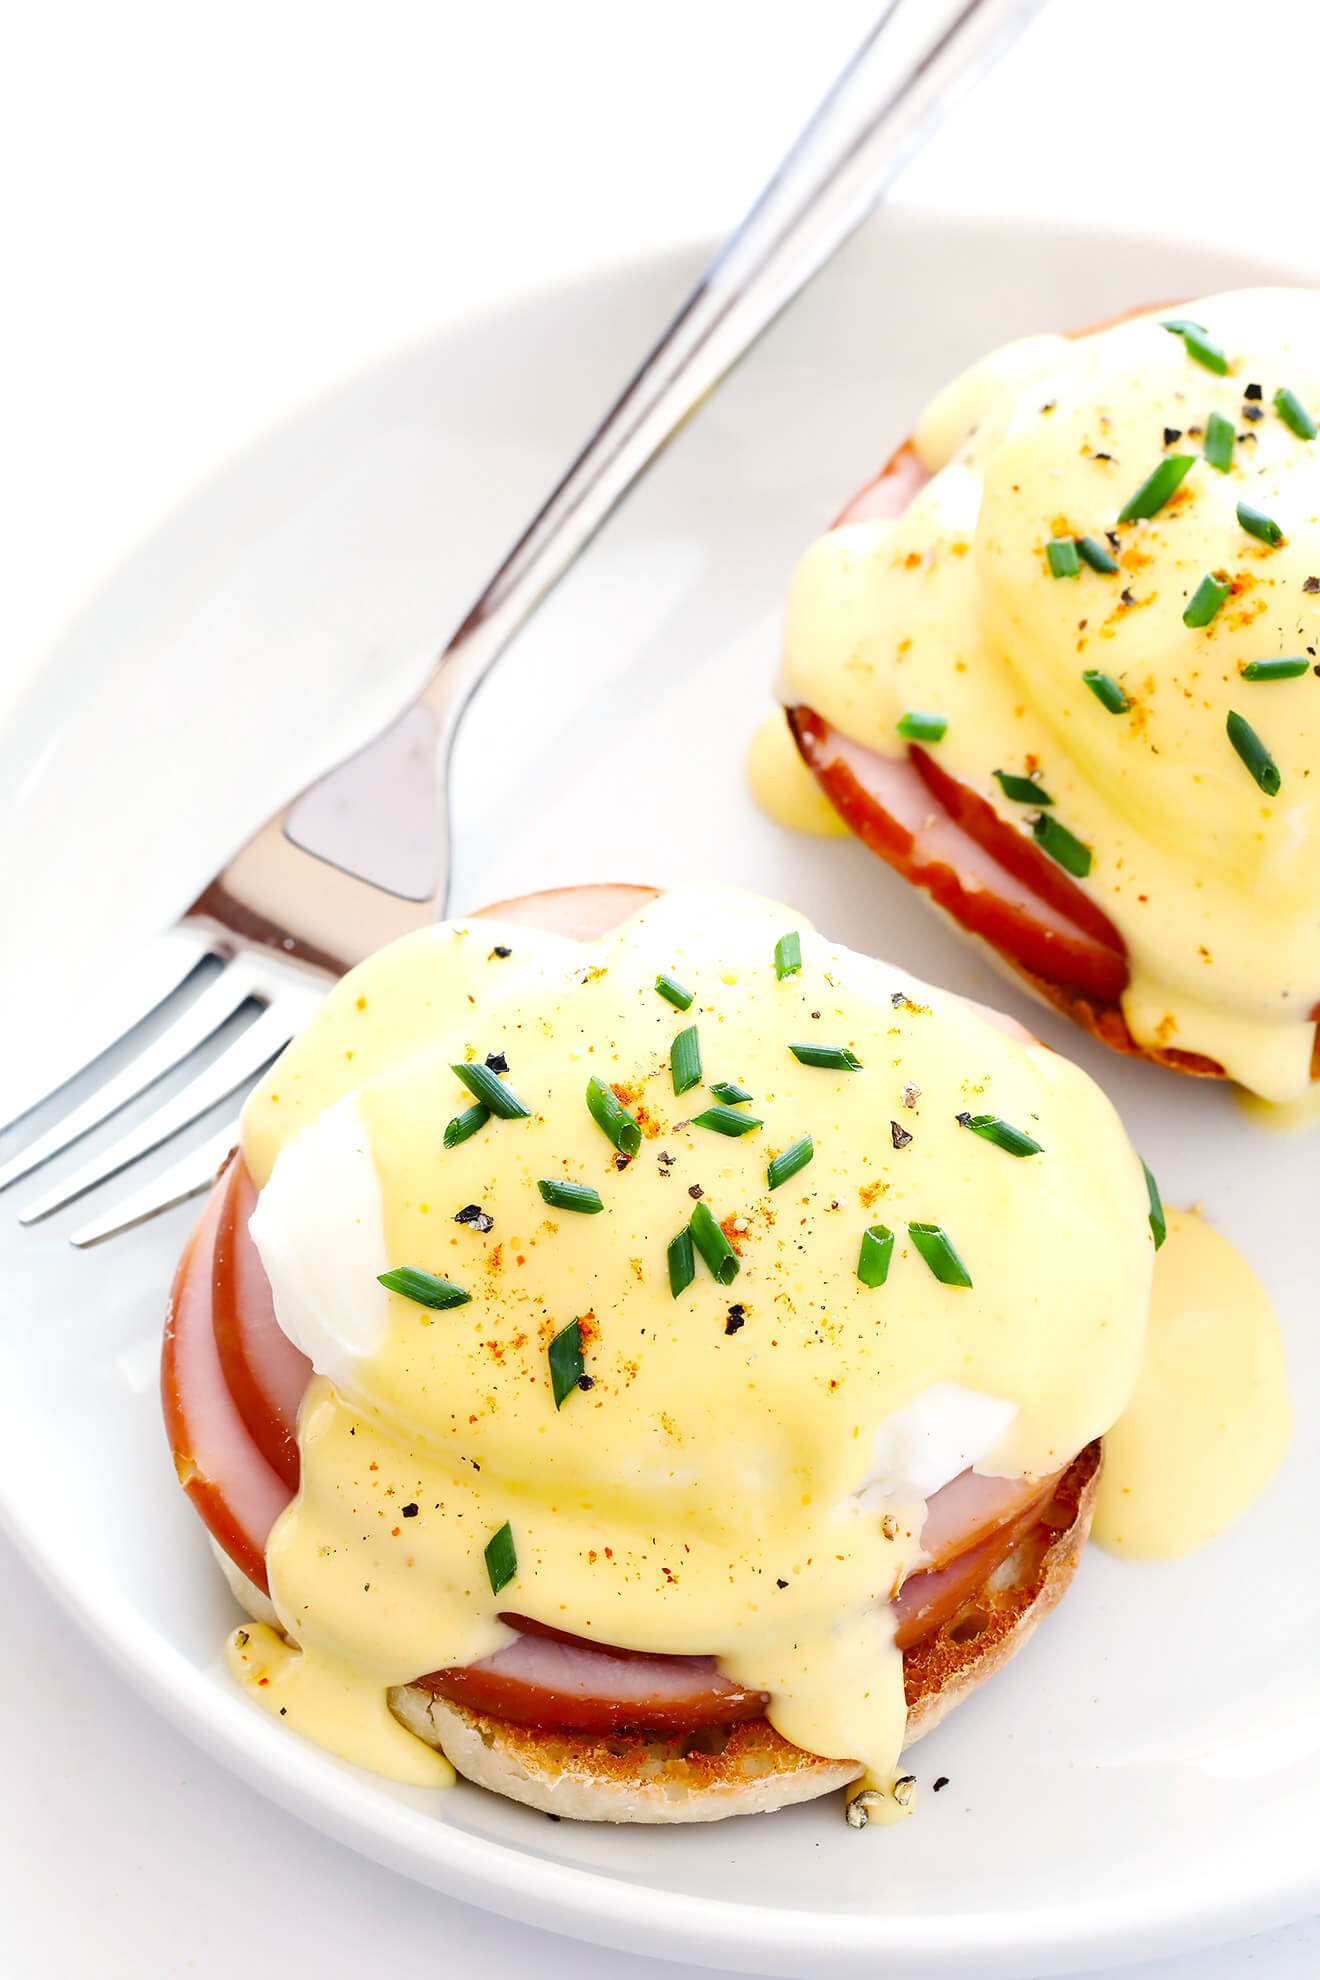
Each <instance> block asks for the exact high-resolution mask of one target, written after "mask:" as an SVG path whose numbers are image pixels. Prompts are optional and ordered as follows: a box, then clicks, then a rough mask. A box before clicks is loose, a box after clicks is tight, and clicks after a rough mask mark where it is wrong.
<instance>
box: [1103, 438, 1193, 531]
mask: <svg viewBox="0 0 1320 1980" xmlns="http://www.w3.org/2000/svg"><path fill="white" fill-rule="evenodd" d="M1195 465H1196V456H1195V454H1166V455H1165V456H1164V459H1163V460H1162V461H1161V462H1160V464H1159V466H1158V467H1157V468H1156V469H1155V471H1154V473H1153V474H1148V475H1147V476H1146V479H1145V480H1144V481H1143V482H1142V484H1141V486H1140V488H1138V490H1137V492H1136V494H1135V495H1131V496H1129V497H1128V499H1127V501H1126V502H1125V503H1124V504H1123V506H1122V508H1121V509H1120V510H1119V512H1118V520H1119V521H1120V522H1121V523H1123V522H1145V521H1146V520H1147V519H1148V518H1149V517H1151V516H1157V515H1158V514H1159V512H1160V510H1161V509H1162V508H1163V507H1164V504H1165V503H1166V502H1167V501H1168V500H1169V497H1170V496H1171V495H1173V494H1174V493H1175V491H1176V490H1177V489H1178V488H1179V487H1181V485H1182V479H1183V476H1184V475H1185V474H1186V473H1187V471H1188V469H1189V468H1191V467H1194V466H1195Z"/></svg>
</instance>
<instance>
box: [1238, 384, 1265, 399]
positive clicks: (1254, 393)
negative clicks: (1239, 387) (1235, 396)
mask: <svg viewBox="0 0 1320 1980" xmlns="http://www.w3.org/2000/svg"><path fill="white" fill-rule="evenodd" d="M1242 396H1243V398H1244V399H1259V398H1260V396H1261V390H1260V386H1259V385H1248V386H1247V389H1246V391H1245V392H1244V393H1243V394H1242Z"/></svg>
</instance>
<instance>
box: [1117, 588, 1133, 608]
mask: <svg viewBox="0 0 1320 1980" xmlns="http://www.w3.org/2000/svg"><path fill="white" fill-rule="evenodd" d="M1118 602H1119V604H1120V605H1135V604H1136V602H1137V601H1136V599H1135V598H1134V597H1133V596H1132V587H1131V586H1130V585H1126V586H1124V588H1123V590H1122V591H1120V592H1119V594H1118Z"/></svg>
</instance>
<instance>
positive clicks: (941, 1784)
mask: <svg viewBox="0 0 1320 1980" xmlns="http://www.w3.org/2000/svg"><path fill="white" fill-rule="evenodd" d="M948 1785H949V1777H948V1775H947V1774H941V1775H940V1777H939V1779H938V1780H934V1781H932V1782H931V1784H930V1791H931V1793H932V1794H938V1793H939V1791H940V1789H941V1788H946V1787H947V1786H948Z"/></svg>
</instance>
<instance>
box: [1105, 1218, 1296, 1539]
mask: <svg viewBox="0 0 1320 1980" xmlns="http://www.w3.org/2000/svg"><path fill="white" fill-rule="evenodd" d="M1167 1219H1168V1237H1167V1240H1166V1242H1165V1244H1164V1245H1163V1247H1162V1248H1161V1250H1160V1253H1159V1256H1158V1258H1157V1259H1156V1262H1155V1285H1154V1291H1153V1294H1152V1298H1151V1313H1150V1331H1149V1333H1148V1335H1147V1339H1146V1353H1145V1358H1144V1360H1143V1362H1142V1368H1141V1374H1140V1377H1139V1378H1138V1381H1137V1386H1136V1389H1135V1391H1134V1393H1133V1396H1132V1399H1131V1401H1130V1402H1129V1403H1128V1405H1127V1408H1126V1409H1125V1410H1124V1411H1123V1414H1122V1415H1121V1416H1120V1417H1119V1419H1118V1422H1117V1423H1116V1424H1115V1425H1114V1427H1113V1429H1112V1430H1111V1431H1110V1432H1109V1435H1108V1436H1107V1437H1106V1439H1105V1466H1104V1470H1103V1472H1102V1473H1101V1478H1100V1496H1099V1500H1098V1503H1097V1506H1096V1514H1095V1523H1094V1525H1093V1527H1092V1532H1093V1533H1094V1536H1095V1538H1096V1539H1097V1540H1098V1541H1099V1542H1100V1544H1101V1545H1102V1546H1104V1547H1107V1548H1108V1549H1109V1550H1110V1551H1111V1552H1113V1553H1116V1554H1127V1555H1130V1556H1132V1557H1133V1558H1135V1559H1138V1560H1164V1559H1168V1558H1169V1557H1171V1556H1174V1555H1180V1554H1188V1553H1192V1552H1194V1551H1195V1550H1196V1549H1197V1548H1199V1547H1203V1546H1205V1545H1206V1544H1207V1542H1208V1541H1211V1540H1213V1539H1214V1538H1215V1536H1216V1535H1217V1534H1219V1533H1222V1531H1223V1530H1224V1528H1225V1527H1226V1526H1229V1525H1231V1524H1232V1522H1233V1521H1234V1520H1236V1519H1237V1518H1239V1517H1240V1516H1241V1514H1242V1513H1244V1512H1245V1511H1246V1510H1247V1508H1248V1506H1250V1505H1252V1504H1253V1503H1254V1502H1255V1500H1256V1499H1257V1498H1258V1497H1259V1496H1260V1494H1261V1493H1262V1492H1263V1491H1264V1489H1265V1487H1266V1486H1267V1485H1268V1484H1269V1482H1270V1480H1271V1478H1272V1477H1273V1476H1274V1473H1275V1472H1276V1471H1277V1469H1278V1467H1279V1464H1280V1463H1281V1461H1282V1459H1283V1455H1284V1452H1285V1451H1286V1450H1287V1448H1288V1439H1289V1436H1290V1434H1291V1431H1292V1411H1291V1409H1290V1407H1289V1403H1288V1388H1287V1378H1286V1372H1285V1368H1284V1359H1283V1344H1282V1341H1281V1340H1280V1337H1279V1328H1278V1323H1277V1322H1276V1320H1275V1318H1274V1313H1273V1309H1272V1308H1271V1306H1270V1303H1269V1300H1268V1298H1267V1297H1266V1294H1265V1290H1264V1287H1263V1286H1262V1285H1261V1283H1260V1281H1259V1279H1258V1278H1257V1277H1256V1275H1255V1273H1254V1272H1253V1271H1252V1269H1251V1267H1250V1266H1249V1265H1248V1264H1247V1262H1246V1260H1245V1259H1244V1258H1243V1257H1242V1255H1241V1253H1240V1252H1238V1251H1237V1250H1235V1249H1234V1247H1233V1246H1232V1245H1231V1244H1230V1243H1229V1241H1228V1239H1227V1238H1225V1237H1223V1236H1221V1235H1220V1233H1219V1232H1218V1231H1216V1230H1215V1229H1214V1228H1213V1227H1212V1226H1211V1225H1209V1224H1207V1223H1205V1222H1204V1221H1203V1219H1202V1218H1200V1217H1199V1216H1197V1215H1196V1213H1195V1212H1194V1211H1190V1210H1170V1211H1168V1212H1167Z"/></svg>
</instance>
